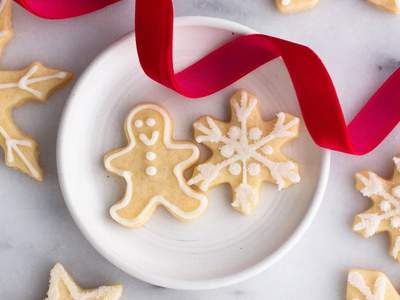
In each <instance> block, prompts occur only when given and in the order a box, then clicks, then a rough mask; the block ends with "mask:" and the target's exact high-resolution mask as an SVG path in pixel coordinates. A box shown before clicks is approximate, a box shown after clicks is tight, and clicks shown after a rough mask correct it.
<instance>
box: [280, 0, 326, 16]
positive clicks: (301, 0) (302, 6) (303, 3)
mask: <svg viewBox="0 0 400 300" xmlns="http://www.w3.org/2000/svg"><path fill="white" fill-rule="evenodd" d="M318 1H319V0H275V3H276V6H277V7H278V9H279V10H280V11H281V12H283V13H295V12H300V11H304V10H307V9H311V8H313V7H314V6H315V5H317V4H318Z"/></svg>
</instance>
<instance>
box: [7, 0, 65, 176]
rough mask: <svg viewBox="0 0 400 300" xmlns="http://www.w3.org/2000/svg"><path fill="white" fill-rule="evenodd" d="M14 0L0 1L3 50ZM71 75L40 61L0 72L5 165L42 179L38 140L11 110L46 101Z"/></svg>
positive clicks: (9, 34)
mask: <svg viewBox="0 0 400 300" xmlns="http://www.w3.org/2000/svg"><path fill="white" fill-rule="evenodd" d="M11 2H12V1H11V0H3V1H1V2H0V49H2V47H3V46H4V44H5V43H6V42H7V41H9V40H10V39H11V37H12V35H13V34H12V28H11V4H12V3H11ZM70 78H71V74H69V73H67V72H62V71H59V70H55V69H49V68H46V67H44V66H43V65H42V64H40V63H38V62H34V63H32V64H31V65H30V66H28V67H26V68H25V69H22V70H18V71H0V147H2V149H3V151H4V156H5V162H6V165H7V166H9V167H12V168H15V169H17V170H19V171H21V172H23V173H25V174H27V175H29V176H31V177H33V178H34V179H36V180H39V181H40V180H42V179H43V171H42V169H41V168H40V166H39V162H38V156H39V151H38V150H37V144H36V142H35V141H34V140H33V139H32V138H30V137H29V136H27V135H26V134H24V133H23V132H22V131H21V130H20V129H19V128H18V127H17V126H16V125H15V123H14V120H13V117H12V110H13V109H14V108H16V107H18V106H21V105H23V104H24V103H26V102H27V101H29V100H34V101H37V102H45V101H46V99H47V97H48V96H49V95H50V94H51V93H52V92H53V91H54V90H55V89H57V88H59V87H61V86H62V85H64V84H65V83H67V82H68V81H69V80H70Z"/></svg>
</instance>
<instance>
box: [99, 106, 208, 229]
mask: <svg viewBox="0 0 400 300" xmlns="http://www.w3.org/2000/svg"><path fill="white" fill-rule="evenodd" d="M124 129H125V135H126V138H127V141H128V145H127V146H125V147H122V148H119V149H116V150H113V151H111V152H109V153H108V154H106V156H105V158H104V164H105V167H106V169H107V170H108V171H110V172H111V173H113V174H115V175H117V176H120V177H122V178H123V179H124V180H125V184H126V189H125V193H124V196H123V197H122V199H120V200H119V201H118V203H116V204H115V205H113V206H112V207H111V209H110V214H111V217H112V218H113V219H114V220H115V221H117V222H118V223H120V224H121V225H124V226H127V227H133V228H135V227H140V226H143V225H144V224H145V223H146V222H147V221H148V220H149V219H150V217H151V216H152V214H153V213H154V211H155V210H156V208H157V207H158V206H163V207H164V208H165V209H167V210H168V211H169V212H170V213H171V214H172V215H174V216H175V217H176V218H178V219H180V220H183V221H185V220H191V219H194V218H197V217H198V216H200V215H201V214H202V213H203V212H204V211H205V209H206V208H207V204H208V200H207V198H206V196H205V195H204V194H203V193H200V192H198V191H196V190H194V189H192V188H191V187H190V186H189V185H188V184H187V182H186V179H185V176H184V172H185V171H186V170H187V169H189V168H190V167H192V166H193V165H194V164H195V163H196V162H197V161H198V159H199V154H200V151H199V149H198V148H197V146H196V145H194V144H193V143H191V142H186V141H175V140H174V139H173V123H172V120H171V118H170V116H169V114H168V113H167V112H166V111H165V110H164V109H163V108H161V107H160V106H157V105H153V104H144V105H139V106H137V107H135V108H134V109H133V110H132V111H131V112H130V113H129V115H128V117H127V119H126V121H125V128H124Z"/></svg>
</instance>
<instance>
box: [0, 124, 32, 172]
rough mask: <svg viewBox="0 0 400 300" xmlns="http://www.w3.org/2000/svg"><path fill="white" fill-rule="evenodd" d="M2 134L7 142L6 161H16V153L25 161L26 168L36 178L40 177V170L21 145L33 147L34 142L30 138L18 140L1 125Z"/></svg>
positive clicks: (0, 132)
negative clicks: (22, 149)
mask: <svg viewBox="0 0 400 300" xmlns="http://www.w3.org/2000/svg"><path fill="white" fill-rule="evenodd" d="M0 135H1V136H2V137H3V138H4V140H5V144H6V151H5V156H6V161H7V162H8V163H13V162H14V161H15V157H14V153H15V154H16V155H17V156H18V157H19V159H20V160H21V161H22V162H23V163H24V165H25V166H26V168H27V169H28V170H29V172H30V173H31V175H32V176H33V177H34V178H40V174H39V172H38V171H37V170H36V168H35V166H34V165H33V164H32V163H31V162H30V161H29V159H28V158H27V157H26V156H25V154H24V153H23V152H22V151H21V149H20V147H19V146H24V147H32V142H31V141H29V140H17V139H13V138H11V137H10V135H9V134H8V133H7V131H6V130H5V129H4V128H3V127H0Z"/></svg>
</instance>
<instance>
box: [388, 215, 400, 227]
mask: <svg viewBox="0 0 400 300" xmlns="http://www.w3.org/2000/svg"><path fill="white" fill-rule="evenodd" d="M390 225H392V227H393V228H399V227H400V217H393V218H391V219H390Z"/></svg>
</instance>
